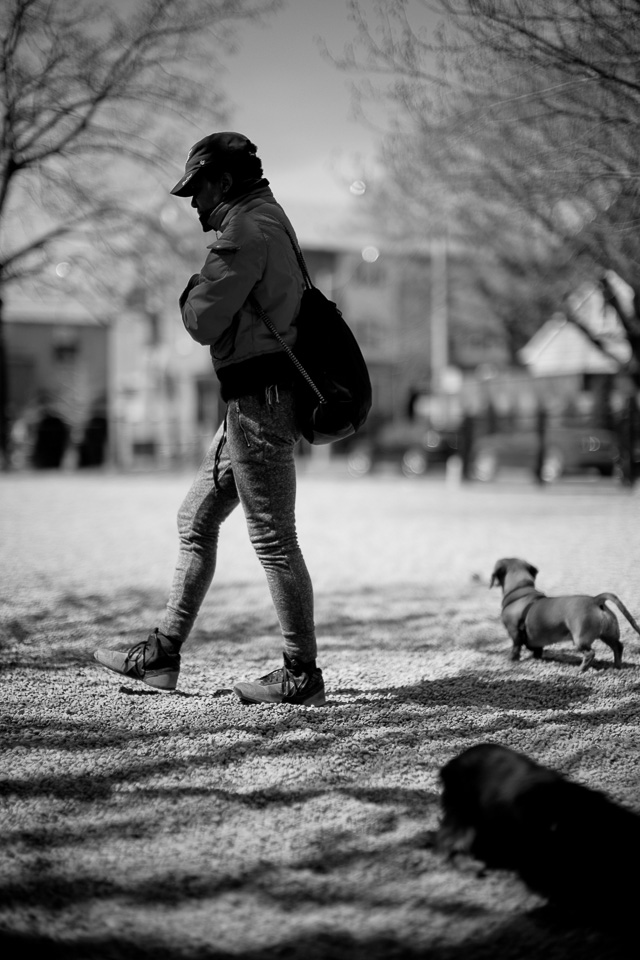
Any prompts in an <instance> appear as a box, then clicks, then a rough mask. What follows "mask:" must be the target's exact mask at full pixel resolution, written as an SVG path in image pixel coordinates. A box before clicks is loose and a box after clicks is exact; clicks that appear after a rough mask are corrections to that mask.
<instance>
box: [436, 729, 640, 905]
mask: <svg viewBox="0 0 640 960" xmlns="http://www.w3.org/2000/svg"><path fill="white" fill-rule="evenodd" d="M440 779H441V782H442V786H443V790H442V795H441V804H442V813H443V816H442V819H441V823H440V827H439V829H438V831H437V832H436V835H435V846H436V849H438V850H439V851H441V852H443V853H446V854H447V855H448V857H449V858H450V859H452V858H454V857H455V856H456V854H469V855H471V856H472V857H474V858H476V859H477V860H480V861H482V862H483V863H484V864H485V866H486V867H488V868H493V869H503V870H513V871H515V872H516V873H517V874H518V875H519V876H520V878H521V879H522V880H523V881H524V882H525V883H526V884H527V886H528V887H530V889H531V890H534V891H535V892H536V893H539V894H542V896H544V897H546V898H548V899H549V900H550V901H551V902H553V903H556V904H559V905H567V906H571V907H573V908H575V909H583V910H586V911H593V908H594V898H595V903H596V904H597V909H598V910H603V908H604V912H606V913H608V914H609V915H610V916H611V917H612V918H618V917H619V914H620V910H621V908H626V909H630V908H631V909H632V910H633V916H635V915H636V912H637V905H636V901H637V892H636V887H635V884H634V883H633V882H630V883H629V882H627V881H626V880H624V879H623V878H624V877H625V876H629V873H628V871H631V872H632V874H633V873H635V870H636V867H637V862H638V858H639V857H640V816H638V815H637V814H636V813H634V812H632V811H631V810H628V809H625V808H624V807H621V806H619V805H618V804H616V803H613V802H612V801H611V800H609V799H608V798H607V797H606V796H605V795H604V794H602V793H600V792H598V791H596V790H591V789H590V788H589V787H585V786H582V785H581V784H578V783H572V782H571V781H569V780H566V779H565V778H564V777H563V776H561V774H559V773H556V772H555V771H554V770H550V769H548V768H547V767H543V766H541V765H540V764H538V763H536V762H535V761H533V760H531V759H530V758H529V757H527V756H525V755H524V754H521V753H516V752H515V751H514V750H511V749H510V748H508V747H504V746H501V745H500V744H495V743H480V744H476V745H475V746H473V747H470V748H469V749H468V750H464V751H463V752H462V753H461V754H459V755H458V756H457V757H454V758H453V759H452V760H450V761H449V762H448V763H446V764H445V765H444V766H443V767H442V769H441V770H440Z"/></svg>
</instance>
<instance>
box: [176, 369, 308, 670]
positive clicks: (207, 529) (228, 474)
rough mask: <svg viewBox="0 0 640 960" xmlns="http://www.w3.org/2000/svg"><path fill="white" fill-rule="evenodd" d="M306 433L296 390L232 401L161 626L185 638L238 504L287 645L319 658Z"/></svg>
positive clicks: (185, 533) (198, 486)
mask: <svg viewBox="0 0 640 960" xmlns="http://www.w3.org/2000/svg"><path fill="white" fill-rule="evenodd" d="M299 439H300V431H299V429H298V427H297V425H296V417H295V401H294V398H293V395H292V392H291V391H290V390H289V389H284V388H277V387H269V388H268V389H267V390H266V391H265V392H264V393H263V394H262V395H261V396H253V395H252V396H246V397H240V398H239V399H237V400H231V401H230V402H229V405H228V408H227V417H226V435H225V433H224V428H223V426H221V427H220V429H219V430H218V432H217V433H216V435H215V437H214V439H213V442H212V444H211V446H210V448H209V450H208V452H207V454H206V456H205V458H204V460H203V462H202V464H201V466H200V469H199V470H198V473H197V475H196V478H195V480H194V482H193V484H192V486H191V489H190V490H189V492H188V494H187V496H186V497H185V499H184V502H183V504H182V506H181V507H180V511H179V513H178V532H179V536H180V549H179V553H178V561H177V563H176V568H175V572H174V577H173V583H172V586H171V591H170V594H169V600H168V603H167V608H166V612H165V615H164V617H163V619H162V620H161V622H160V624H159V625H158V626H159V630H160V632H161V633H163V634H165V636H168V637H172V638H174V639H175V640H178V641H179V642H184V641H185V640H186V639H187V637H188V636H189V633H190V631H191V628H192V627H193V624H194V622H195V619H196V617H197V615H198V611H199V609H200V606H201V604H202V601H203V600H204V597H205V595H206V593H207V591H208V589H209V587H210V585H211V581H212V579H213V575H214V572H215V567H216V556H217V548H218V536H219V533H220V526H221V524H222V522H223V521H224V520H226V518H227V517H228V516H229V514H230V513H231V511H232V510H233V509H234V507H236V506H237V505H238V503H241V504H242V508H243V511H244V514H245V517H246V521H247V528H248V530H249V537H250V539H251V543H252V544H253V547H254V549H255V551H256V554H257V556H258V559H259V560H260V563H261V564H262V566H263V568H264V571H265V573H266V576H267V582H268V585H269V590H270V592H271V597H272V600H273V604H274V606H275V609H276V613H277V615H278V620H279V621H280V627H281V629H282V636H283V638H284V650H285V652H286V653H287V654H288V655H289V656H292V657H295V658H297V659H300V660H315V658H316V638H315V629H314V619H313V589H312V586H311V580H310V577H309V573H308V571H307V567H306V564H305V562H304V558H303V556H302V552H301V550H300V547H299V546H298V538H297V534H296V521H295V499H296V473H295V462H294V454H293V451H294V447H295V444H296V443H297V441H298V440H299Z"/></svg>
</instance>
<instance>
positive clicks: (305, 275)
mask: <svg viewBox="0 0 640 960" xmlns="http://www.w3.org/2000/svg"><path fill="white" fill-rule="evenodd" d="M278 223H279V225H280V226H281V227H282V228H283V229H284V232H285V233H286V235H287V236H288V237H289V240H290V241H291V246H292V247H293V252H294V253H295V255H296V260H297V261H298V264H299V265H300V269H301V271H302V276H303V278H304V284H305V287H306V288H307V290H312V289H313V284H312V282H311V277H310V276H309V271H308V269H307V265H306V263H305V260H304V257H303V256H302V250H301V249H300V247H299V246H298V244H297V243H296V242H295V240H294V239H293V237H292V236H291V233H290V231H289V230H288V229H287V228H286V227H285V225H284V224H283V223H280V221H278ZM249 299H250V300H251V302H252V303H253V305H254V307H255V308H256V310H257V312H258V316H259V317H260V319H261V320H262V321H263V323H264V324H265V325H266V326H267V328H268V329H269V330H270V332H271V333H272V334H273V336H274V337H275V338H276V340H277V341H278V343H279V344H280V346H281V347H282V348H283V349H284V351H285V353H286V354H287V356H288V357H289V358H290V360H291V361H292V362H293V363H294V364H295V367H296V369H297V370H298V372H299V373H301V374H302V376H303V377H304V379H305V380H306V381H307V383H308V384H309V386H310V387H311V389H312V390H313V392H314V393H315V395H316V396H317V397H318V399H319V400H320V403H326V402H327V401H326V398H325V397H324V396H323V394H322V392H321V391H320V390H319V389H318V387H317V386H316V385H315V383H314V382H313V380H312V379H311V377H310V375H309V374H308V373H307V371H306V370H305V368H304V367H303V366H302V364H301V363H300V361H299V360H298V358H297V357H296V355H295V353H294V352H293V350H292V349H291V347H290V346H289V345H288V344H286V343H285V342H284V340H283V339H282V337H281V336H280V334H279V333H278V331H277V330H276V328H275V326H274V325H273V321H272V319H271V317H270V316H269V314H268V313H267V312H266V310H264V309H263V308H262V307H261V306H260V304H259V303H258V301H257V300H256V298H255V297H254V296H253V294H252V295H251V296H250V298H249Z"/></svg>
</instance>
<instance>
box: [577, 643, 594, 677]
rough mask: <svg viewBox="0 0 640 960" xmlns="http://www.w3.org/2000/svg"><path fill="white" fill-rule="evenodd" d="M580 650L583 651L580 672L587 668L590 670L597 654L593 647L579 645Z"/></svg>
mask: <svg viewBox="0 0 640 960" xmlns="http://www.w3.org/2000/svg"><path fill="white" fill-rule="evenodd" d="M578 650H580V651H581V652H582V664H581V666H580V673H584V672H585V670H588V669H589V667H590V666H591V664H592V663H593V661H594V660H595V657H596V655H595V653H594V652H593V650H592V649H591V647H580V646H578Z"/></svg>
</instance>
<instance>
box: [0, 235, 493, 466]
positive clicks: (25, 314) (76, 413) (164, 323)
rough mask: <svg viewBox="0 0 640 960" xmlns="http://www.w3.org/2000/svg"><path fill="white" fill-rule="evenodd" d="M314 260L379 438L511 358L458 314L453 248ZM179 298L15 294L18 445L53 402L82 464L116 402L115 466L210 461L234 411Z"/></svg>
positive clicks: (318, 250)
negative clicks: (368, 385) (94, 300)
mask: <svg viewBox="0 0 640 960" xmlns="http://www.w3.org/2000/svg"><path fill="white" fill-rule="evenodd" d="M303 252H304V255H305V259H306V262H307V265H308V268H309V272H310V274H311V277H312V279H313V281H314V283H315V284H316V285H317V286H318V287H319V288H320V289H321V290H323V291H324V292H325V293H326V294H327V295H328V296H329V297H330V298H331V299H333V300H335V301H336V302H337V303H338V306H339V307H340V309H341V310H342V311H343V313H344V315H345V317H346V318H347V320H348V322H349V324H350V326H351V328H352V329H353V332H354V334H355V336H356V338H357V340H358V341H359V343H360V345H361V347H362V349H363V353H364V355H365V357H366V359H367V362H368V365H369V369H370V373H371V379H372V382H373V390H374V407H373V410H372V414H371V426H372V427H373V426H375V424H376V423H377V422H380V421H382V420H387V419H389V418H400V417H403V416H405V415H406V414H407V411H408V410H409V408H410V406H411V402H412V397H415V396H416V395H428V394H434V393H435V394H442V393H443V392H444V394H450V395H451V396H454V397H458V395H459V393H460V385H461V382H462V378H463V372H464V371H465V370H466V371H467V374H468V375H469V376H471V372H472V371H473V370H475V369H476V367H477V366H478V365H479V364H480V365H481V364H483V363H484V364H485V365H487V364H491V363H494V364H495V363H500V362H502V360H503V359H504V350H503V348H502V346H501V342H500V340H499V338H497V336H496V334H495V331H492V330H491V324H490V322H487V323H483V322H481V320H480V319H479V318H478V317H477V315H475V314H474V316H473V317H471V318H470V317H466V314H465V311H464V310H462V311H461V310H460V308H459V307H458V308H457V307H456V303H457V302H458V300H457V291H458V289H460V288H461V281H460V265H459V263H458V261H457V260H456V259H455V258H452V257H451V255H450V254H448V253H447V251H446V249H445V248H444V247H443V246H442V245H441V244H430V245H426V246H425V248H424V249H421V250H417V249H415V247H414V248H409V249H407V248H403V247H400V246H398V245H395V246H388V247H382V246H381V247H377V246H375V245H374V244H372V243H368V242H366V240H365V241H358V240H355V239H350V240H347V239H345V241H344V242H335V241H333V242H320V241H319V240H316V241H315V242H308V243H307V244H305V245H304V247H303ZM171 286H172V291H171V295H166V293H160V292H159V291H155V292H154V291H151V290H149V289H147V288H146V287H145V286H144V285H142V284H141V285H139V286H137V287H134V288H133V289H132V290H131V291H130V293H129V296H128V297H127V300H126V303H125V304H124V306H120V307H119V308H118V309H115V307H114V305H110V304H104V305H103V307H102V308H101V307H100V306H98V307H96V306H93V307H92V311H91V312H89V311H88V310H87V309H85V308H84V307H82V306H81V305H79V304H78V303H77V302H75V301H73V300H65V299H64V298H61V297H58V298H55V300H54V299H46V300H45V299H38V298H36V297H27V296H19V295H17V294H14V295H11V296H10V295H8V296H7V298H6V307H5V329H6V343H7V353H8V363H9V384H8V387H9V391H8V392H9V418H10V421H11V423H12V424H13V425H14V428H15V426H16V424H17V425H18V429H17V431H16V430H15V429H14V436H15V435H17V434H19V433H20V429H19V427H20V424H21V423H22V424H24V422H25V420H27V421H28V419H29V417H30V416H33V411H34V409H35V407H36V406H37V404H38V402H39V401H40V400H41V399H42V398H43V397H45V396H46V399H47V402H48V403H50V404H52V405H53V406H54V407H55V409H56V411H57V413H58V414H59V415H60V416H61V417H62V418H63V419H64V420H65V421H66V422H67V423H68V425H69V427H70V429H71V439H72V443H71V448H70V452H69V454H68V456H67V463H74V462H76V461H77V460H78V459H79V457H80V453H79V445H80V444H81V442H82V437H83V432H84V431H85V430H86V428H87V424H88V423H89V422H90V420H91V417H92V416H95V414H96V410H97V409H98V408H99V407H100V405H101V404H102V406H103V407H105V404H106V413H107V422H108V447H107V454H108V461H109V462H110V463H112V464H114V465H116V466H118V467H122V468H126V469H133V468H136V467H144V466H152V465H153V466H159V467H171V466H174V465H177V464H181V463H192V462H198V461H199V460H200V458H201V456H202V454H203V453H204V451H205V450H206V449H207V447H208V444H209V442H210V439H211V435H212V432H213V431H214V430H215V428H216V427H217V425H218V423H219V422H220V420H221V418H222V416H223V413H224V405H223V403H222V401H221V399H220V396H219V392H218V386H217V380H216V378H215V375H214V374H213V371H212V367H211V361H210V357H209V352H208V350H207V349H205V348H202V347H201V346H199V345H198V344H197V343H195V342H194V341H192V340H191V338H190V337H189V336H188V335H187V334H186V333H185V331H184V329H183V327H182V323H181V321H180V317H179V313H178V310H177V307H176V306H175V297H174V296H173V294H174V293H175V291H174V290H173V284H172V285H171ZM177 286H179V282H178V285H177ZM177 286H176V289H177ZM465 318H466V322H465ZM332 452H334V451H333V448H332ZM74 457H75V460H74Z"/></svg>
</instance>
